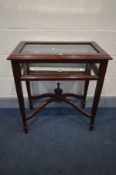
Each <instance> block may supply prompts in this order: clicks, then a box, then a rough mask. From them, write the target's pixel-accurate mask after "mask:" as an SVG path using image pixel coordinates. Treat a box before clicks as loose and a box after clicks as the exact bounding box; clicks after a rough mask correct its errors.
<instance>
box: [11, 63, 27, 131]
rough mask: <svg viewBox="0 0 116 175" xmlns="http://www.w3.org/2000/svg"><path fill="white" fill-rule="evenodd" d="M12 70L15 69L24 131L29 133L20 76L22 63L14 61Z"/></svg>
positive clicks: (14, 73) (15, 80)
mask: <svg viewBox="0 0 116 175" xmlns="http://www.w3.org/2000/svg"><path fill="white" fill-rule="evenodd" d="M12 70H13V76H14V82H15V88H16V93H17V97H18V103H19V109H20V113H21V117H22V121H23V129H24V132H25V133H27V132H28V126H27V124H26V115H25V104H24V98H23V92H22V85H21V81H20V76H21V71H20V64H19V63H17V62H13V61H12Z"/></svg>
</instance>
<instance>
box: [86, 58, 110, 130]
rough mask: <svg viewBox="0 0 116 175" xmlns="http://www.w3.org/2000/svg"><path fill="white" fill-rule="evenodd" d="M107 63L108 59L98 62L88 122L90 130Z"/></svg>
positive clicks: (92, 126)
mask: <svg viewBox="0 0 116 175" xmlns="http://www.w3.org/2000/svg"><path fill="white" fill-rule="evenodd" d="M107 64H108V61H104V62H102V63H100V67H99V70H98V76H99V79H98V80H97V84H96V89H95V94H94V99H93V105H92V111H91V122H90V126H89V129H90V130H92V129H93V128H94V122H95V116H96V112H97V108H98V104H99V100H100V96H101V91H102V87H103V83H104V78H105V73H106V70H107Z"/></svg>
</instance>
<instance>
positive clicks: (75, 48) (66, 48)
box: [21, 43, 97, 55]
mask: <svg viewBox="0 0 116 175" xmlns="http://www.w3.org/2000/svg"><path fill="white" fill-rule="evenodd" d="M21 53H27V54H28V53H30V54H31V53H32V54H59V55H62V54H79V53H80V54H95V53H97V51H96V50H95V49H94V48H93V46H92V45H91V44H31V43H27V44H25V46H24V48H23V50H22V51H21Z"/></svg>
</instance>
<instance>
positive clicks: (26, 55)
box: [8, 41, 111, 132]
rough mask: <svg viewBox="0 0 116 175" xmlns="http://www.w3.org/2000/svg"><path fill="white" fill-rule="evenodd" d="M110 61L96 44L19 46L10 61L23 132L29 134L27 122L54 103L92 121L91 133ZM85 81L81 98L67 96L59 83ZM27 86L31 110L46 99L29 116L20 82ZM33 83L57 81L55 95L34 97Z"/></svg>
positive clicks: (35, 43) (31, 43)
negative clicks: (92, 85) (90, 97)
mask: <svg viewBox="0 0 116 175" xmlns="http://www.w3.org/2000/svg"><path fill="white" fill-rule="evenodd" d="M110 59H111V57H110V56H109V55H108V54H107V53H106V52H105V51H104V50H103V49H102V48H101V47H100V46H99V45H98V44H96V43H95V42H30V41H28V42H26V41H24V42H20V43H19V45H18V46H17V47H16V49H15V50H14V51H13V52H12V53H11V55H10V56H9V57H8V60H11V63H12V69H13V75H14V80H15V85H16V91H17V96H18V101H19V107H20V112H21V117H22V120H23V125H24V131H25V132H27V128H28V127H27V120H29V119H31V118H33V116H35V114H36V113H37V112H39V111H41V110H42V109H43V108H44V107H45V106H46V105H47V104H49V103H50V102H52V101H58V102H60V101H65V102H66V103H68V104H70V105H71V106H73V107H74V108H76V109H77V110H78V111H80V112H81V113H82V114H84V116H86V117H88V118H90V126H89V128H90V130H92V129H93V128H94V121H95V116H96V112H97V107H98V103H99V99H100V95H101V90H102V86H103V82H104V77H105V73H106V69H107V64H108V60H110ZM60 80H63V81H73V80H75V81H78V80H83V81H84V89H83V93H82V95H79V94H72V93H70V92H69V93H64V92H63V89H61V87H60V83H59V81H60ZM22 81H25V82H26V87H27V93H28V98H29V106H30V108H31V109H32V108H33V103H32V99H38V98H45V97H47V100H46V99H45V101H44V102H43V103H41V104H39V105H38V107H37V108H36V109H33V111H32V113H31V114H29V115H28V116H26V114H25V106H24V97H23V93H22V86H21V82H22ZM30 81H58V83H57V87H56V89H55V90H54V93H53V94H52V93H51V92H49V93H46V94H39V95H36V96H34V95H33V94H32V93H31V87H30ZM89 81H96V89H95V94H94V97H93V104H92V111H91V113H88V112H87V111H86V110H85V109H84V108H85V103H86V97H87V90H88V85H89ZM70 97H74V98H79V99H80V100H81V105H78V104H75V101H73V100H72V99H70Z"/></svg>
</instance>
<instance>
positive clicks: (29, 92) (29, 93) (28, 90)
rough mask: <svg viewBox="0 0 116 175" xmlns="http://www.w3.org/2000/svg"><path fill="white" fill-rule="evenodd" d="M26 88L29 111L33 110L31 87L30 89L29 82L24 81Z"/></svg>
mask: <svg viewBox="0 0 116 175" xmlns="http://www.w3.org/2000/svg"><path fill="white" fill-rule="evenodd" d="M26 87H27V94H28V99H29V107H30V109H33V104H32V100H31V87H30V81H26Z"/></svg>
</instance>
